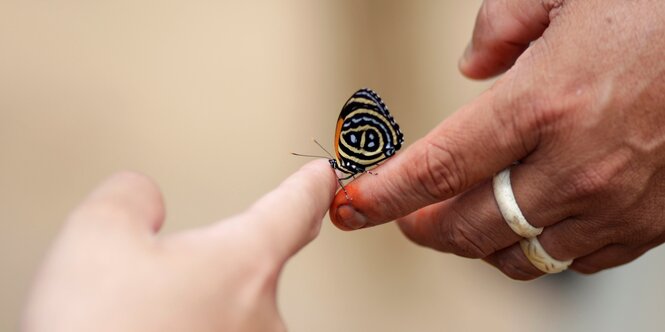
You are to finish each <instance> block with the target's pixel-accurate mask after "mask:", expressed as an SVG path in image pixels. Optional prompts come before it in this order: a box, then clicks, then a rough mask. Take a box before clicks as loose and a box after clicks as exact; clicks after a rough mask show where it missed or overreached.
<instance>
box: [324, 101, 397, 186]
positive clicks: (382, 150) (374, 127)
mask: <svg viewBox="0 0 665 332" xmlns="http://www.w3.org/2000/svg"><path fill="white" fill-rule="evenodd" d="M402 143H404V135H403V134H402V132H401V131H400V129H399V125H398V124H397V123H396V122H395V120H394V119H393V117H392V115H390V113H389V112H388V108H387V107H386V105H385V104H384V103H383V101H382V100H381V97H379V95H377V94H376V92H374V91H372V90H370V89H361V90H358V91H357V92H356V93H354V94H353V95H352V96H351V98H349V100H348V101H347V102H346V104H344V107H343V108H342V111H341V113H340V115H339V118H338V120H337V127H336V130H335V152H336V155H337V163H338V166H339V168H340V169H341V170H342V171H343V172H346V173H349V174H356V173H360V172H363V171H365V170H366V169H367V168H369V167H371V166H374V165H376V164H378V163H379V162H381V161H383V160H385V159H386V158H389V157H390V156H392V155H393V154H395V152H396V151H397V150H399V149H400V148H401V147H402Z"/></svg>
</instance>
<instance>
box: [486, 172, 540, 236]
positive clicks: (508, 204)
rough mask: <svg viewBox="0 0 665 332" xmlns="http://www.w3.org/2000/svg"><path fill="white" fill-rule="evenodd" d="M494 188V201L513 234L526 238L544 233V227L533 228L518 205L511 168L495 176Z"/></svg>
mask: <svg viewBox="0 0 665 332" xmlns="http://www.w3.org/2000/svg"><path fill="white" fill-rule="evenodd" d="M492 187H493V189H494V199H496V203H497V204H498V205H499V211H501V215H502V216H503V219H504V220H505V221H506V223H507V224H508V226H510V228H511V229H512V230H513V232H515V233H517V235H519V236H521V237H524V238H531V237H536V236H538V235H540V233H542V232H543V228H542V227H538V228H536V227H533V226H532V225H531V224H529V222H528V221H526V218H525V217H524V215H523V214H522V211H521V210H520V207H519V206H518V205H517V200H515V194H514V193H513V187H512V185H511V184H510V167H508V168H506V169H504V170H503V171H501V172H499V173H498V174H496V175H495V176H494V179H493V180H492Z"/></svg>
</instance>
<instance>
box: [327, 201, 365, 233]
mask: <svg viewBox="0 0 665 332" xmlns="http://www.w3.org/2000/svg"><path fill="white" fill-rule="evenodd" d="M335 215H336V216H337V222H339V223H341V224H342V226H346V227H347V228H349V229H350V230H354V229H360V228H363V227H365V225H367V217H365V216H364V215H362V214H361V213H360V212H358V211H356V209H354V208H353V207H352V206H350V205H342V206H340V207H338V208H337V212H336V213H335Z"/></svg>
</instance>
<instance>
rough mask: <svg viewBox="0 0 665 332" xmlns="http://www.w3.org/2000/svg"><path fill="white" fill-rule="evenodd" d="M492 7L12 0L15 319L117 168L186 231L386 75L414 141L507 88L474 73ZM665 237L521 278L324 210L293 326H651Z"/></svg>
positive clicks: (1, 105)
mask: <svg viewBox="0 0 665 332" xmlns="http://www.w3.org/2000/svg"><path fill="white" fill-rule="evenodd" d="M479 6H480V1H478V0H474V1H468V0H466V1H463V0H455V1H453V0H451V1H434V0H418V1H378V0H375V1H371V0H345V1H340V0H327V1H326V0H319V1H316V0H310V1H307V0H284V1H258V0H251V1H250V0H247V1H205V0H201V1H198V0H197V1H181V0H176V1H129V0H118V1H75V0H72V1H35V0H20V1H19V0H17V1H14V0H2V1H0V223H1V226H0V227H1V229H0V258H1V267H0V269H1V270H0V330H1V331H10V330H14V329H16V326H17V325H16V321H17V317H18V315H19V312H20V310H21V306H22V301H23V298H24V296H25V293H26V290H27V288H28V286H29V283H30V278H31V276H32V274H33V273H34V271H35V269H36V267H37V266H38V263H39V261H40V259H41V258H42V256H43V254H44V252H45V250H46V249H47V248H48V245H49V243H50V241H51V239H52V238H53V236H54V234H55V233H56V231H57V229H58V227H59V225H60V223H61V222H62V220H63V219H64V218H65V216H66V214H67V212H68V211H69V210H70V209H71V208H72V207H73V206H74V205H75V204H76V203H77V202H78V201H79V200H80V199H81V197H82V196H83V195H85V194H86V193H87V192H88V191H89V190H90V189H91V188H92V187H93V186H94V185H95V184H97V183H98V182H99V181H100V180H101V179H103V178H104V177H106V176H108V175H109V174H110V173H112V172H113V171H115V170H120V169H132V170H138V171H141V172H143V173H146V174H148V175H150V176H151V177H153V178H154V179H156V181H157V182H159V184H160V185H161V187H162V189H163V192H164V195H165V197H166V201H167V206H168V219H167V225H166V229H165V230H164V231H166V232H172V231H176V230H179V229H184V228H189V227H194V226H197V225H203V224H206V223H209V222H211V221H214V220H218V219H220V218H223V217H226V216H229V215H232V214H234V213H236V212H239V211H241V210H242V209H243V208H245V207H246V206H248V205H249V204H250V203H251V202H252V201H253V200H255V199H256V198H258V197H259V196H260V195H261V194H262V193H264V192H266V191H268V190H270V189H271V188H272V187H274V186H275V185H277V184H278V183H279V182H280V180H281V179H283V178H284V177H286V176H287V175H288V174H290V173H291V172H292V171H294V170H295V169H297V168H298V167H299V165H301V164H303V163H305V162H306V161H305V160H302V159H298V158H294V157H292V156H290V155H289V152H290V151H300V152H315V151H316V147H315V146H313V144H312V143H311V141H310V137H312V136H315V137H318V138H319V139H320V140H321V141H323V142H325V144H326V145H328V146H330V145H332V142H331V140H332V134H333V129H334V124H335V120H336V117H337V114H338V112H339V108H340V107H341V104H342V103H343V102H344V101H345V100H346V98H347V97H348V96H349V94H350V93H352V92H353V91H354V90H355V89H356V88H359V87H362V86H370V87H373V88H374V89H376V90H377V91H379V92H380V93H381V95H382V96H383V97H384V99H386V101H387V103H388V105H389V106H390V108H391V110H392V112H393V113H394V115H395V117H396V118H397V119H398V120H399V122H400V124H401V125H402V127H403V131H404V133H405V135H406V139H407V144H408V143H410V142H414V141H415V140H416V139H417V138H419V137H421V136H423V135H424V134H425V133H426V132H427V131H428V130H429V129H430V128H432V127H433V126H434V124H436V123H438V122H439V121H441V120H443V119H444V118H445V117H446V116H447V115H449V114H450V113H451V112H453V111H454V110H455V109H456V108H457V107H459V106H460V105H462V104H464V103H466V102H468V101H469V100H471V99H472V98H473V97H474V96H476V95H477V94H478V93H480V92H481V91H482V90H483V89H485V88H487V87H488V86H489V85H488V84H489V83H480V82H471V81H468V80H466V79H464V78H462V77H461V75H460V74H459V73H458V72H457V69H456V62H457V57H458V56H459V55H460V54H461V52H462V50H463V49H464V46H465V44H466V41H467V40H468V38H469V37H470V34H471V31H472V27H473V21H474V17H475V13H476V11H477V9H478V7H479ZM664 255H665V251H664V250H663V248H660V249H657V250H654V251H652V252H650V253H649V254H647V255H646V256H645V257H643V258H642V259H640V260H639V261H637V262H635V263H633V264H630V265H628V266H625V267H622V268H619V269H614V270H611V271H607V272H604V273H601V274H599V275H596V276H592V277H582V276H578V275H575V274H563V275H559V276H555V277H549V278H544V279H541V280H538V281H535V282H528V283H524V282H515V281H511V280H509V279H507V278H505V277H503V276H502V275H501V274H500V273H499V272H497V271H495V270H494V269H493V268H491V267H489V266H486V265H485V264H484V263H482V262H480V261H473V260H466V259H461V258H456V257H453V256H451V255H447V254H440V253H436V252H433V251H430V250H426V249H423V248H419V247H417V246H415V245H412V244H411V243H409V242H408V241H407V240H406V239H405V238H403V237H402V236H401V234H400V233H399V231H398V229H397V228H396V227H395V226H394V225H386V226H383V227H378V228H374V229H369V230H365V231H361V232H354V233H344V232H341V231H338V230H337V229H335V228H334V227H332V226H331V225H330V222H329V221H328V220H326V221H324V227H323V229H322V232H321V236H320V237H319V238H318V239H317V240H316V241H315V242H314V243H313V244H312V245H310V246H309V247H307V248H306V249H305V250H304V251H302V252H301V253H300V254H299V255H298V256H297V257H296V258H295V259H293V260H292V261H291V262H290V263H289V265H288V266H287V269H286V271H285V274H284V276H283V278H282V279H281V286H280V304H281V309H282V312H283V315H284V317H285V320H286V321H287V324H288V325H289V327H290V329H291V330H292V331H443V330H446V331H459V330H465V331H480V330H492V331H560V330H577V331H589V330H595V331H626V330H632V331H649V330H662V326H665V315H663V314H662V308H664V307H665V290H664V286H663V284H662V280H664V278H665V267H664V264H663V263H664V262H665V260H664V257H665V256H664Z"/></svg>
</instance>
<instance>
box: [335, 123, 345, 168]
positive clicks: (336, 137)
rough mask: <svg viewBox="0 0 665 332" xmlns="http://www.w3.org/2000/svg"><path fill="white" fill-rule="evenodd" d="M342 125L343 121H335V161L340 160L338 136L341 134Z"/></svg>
mask: <svg viewBox="0 0 665 332" xmlns="http://www.w3.org/2000/svg"><path fill="white" fill-rule="evenodd" d="M343 123H344V119H341V118H340V119H339V120H337V127H336V128H335V141H334V146H335V156H337V161H339V160H340V156H339V136H340V135H341V134H342V124H343Z"/></svg>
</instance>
